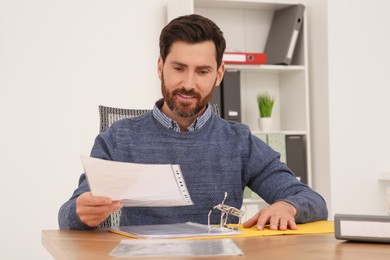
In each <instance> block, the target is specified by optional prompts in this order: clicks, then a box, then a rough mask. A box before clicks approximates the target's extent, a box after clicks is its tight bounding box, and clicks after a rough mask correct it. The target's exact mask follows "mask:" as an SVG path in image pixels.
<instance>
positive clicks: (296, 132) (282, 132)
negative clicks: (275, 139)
mask: <svg viewBox="0 0 390 260" xmlns="http://www.w3.org/2000/svg"><path fill="white" fill-rule="evenodd" d="M252 133H253V134H285V135H306V134H307V133H306V131H298V130H297V131H271V132H262V131H252Z"/></svg>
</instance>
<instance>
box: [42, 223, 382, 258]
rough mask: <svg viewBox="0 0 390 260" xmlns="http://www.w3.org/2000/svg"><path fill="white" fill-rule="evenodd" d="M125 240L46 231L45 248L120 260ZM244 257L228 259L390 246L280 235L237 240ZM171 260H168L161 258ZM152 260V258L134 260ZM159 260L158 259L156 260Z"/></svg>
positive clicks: (327, 254) (371, 251)
mask: <svg viewBox="0 0 390 260" xmlns="http://www.w3.org/2000/svg"><path fill="white" fill-rule="evenodd" d="M121 239H126V237H124V236H121V235H118V234H114V233H111V232H108V231H105V230H94V231H76V230H44V231H42V244H43V246H44V247H45V248H46V249H47V250H48V251H49V253H50V254H51V255H52V256H53V257H54V258H55V259H67V260H68V259H94V260H99V259H119V258H115V257H110V256H109V255H108V253H109V252H110V251H111V250H112V249H113V248H114V247H115V246H116V245H118V243H119V242H120V240H121ZM233 241H234V242H235V243H236V244H237V245H238V246H239V247H240V248H241V250H242V251H243V252H244V255H243V256H229V257H225V258H228V259H240V260H246V259H253V260H255V259H256V260H258V259H261V258H262V259H289V260H290V259H324V260H325V259H326V260H328V259H353V260H359V259H362V260H367V259H375V260H380V259H386V260H388V259H390V244H379V243H378V244H377V243H356V242H346V241H341V240H337V239H335V238H334V234H318V235H281V236H261V237H251V238H234V239H233ZM158 258H161V259H168V258H166V257H158ZM131 259H143V260H146V259H150V258H145V257H142V258H131ZM154 259H156V258H154ZM169 259H177V260H179V259H182V260H183V259H197V260H199V259H202V260H207V259H222V258H221V257H201V258H199V257H169Z"/></svg>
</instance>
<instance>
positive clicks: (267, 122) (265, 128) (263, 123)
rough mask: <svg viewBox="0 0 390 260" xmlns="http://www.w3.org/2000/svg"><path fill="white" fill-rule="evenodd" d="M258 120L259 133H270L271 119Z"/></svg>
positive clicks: (261, 118)
mask: <svg viewBox="0 0 390 260" xmlns="http://www.w3.org/2000/svg"><path fill="white" fill-rule="evenodd" d="M258 120H259V121H258V122H259V128H260V131H262V132H271V128H272V117H260V118H259V119H258Z"/></svg>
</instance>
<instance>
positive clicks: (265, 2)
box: [194, 0, 297, 11]
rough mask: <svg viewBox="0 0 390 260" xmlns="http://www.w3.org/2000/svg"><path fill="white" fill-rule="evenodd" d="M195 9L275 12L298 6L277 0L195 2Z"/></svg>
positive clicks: (293, 2)
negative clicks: (277, 0) (277, 1)
mask: <svg viewBox="0 0 390 260" xmlns="http://www.w3.org/2000/svg"><path fill="white" fill-rule="evenodd" d="M194 2H195V7H201V8H219V9H221V8H222V9H241V10H243V9H246V10H270V11H275V10H278V9H281V8H284V7H287V6H290V5H291V4H297V2H295V1H288V0H287V1H285V2H286V3H275V0H262V1H259V0H242V1H237V0H216V1H210V0H194Z"/></svg>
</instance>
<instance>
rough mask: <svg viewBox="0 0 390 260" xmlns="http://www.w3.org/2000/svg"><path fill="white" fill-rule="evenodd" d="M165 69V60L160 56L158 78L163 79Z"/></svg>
mask: <svg viewBox="0 0 390 260" xmlns="http://www.w3.org/2000/svg"><path fill="white" fill-rule="evenodd" d="M163 67H164V63H163V60H162V58H161V56H158V62H157V73H158V77H159V79H161V78H162V71H163Z"/></svg>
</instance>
